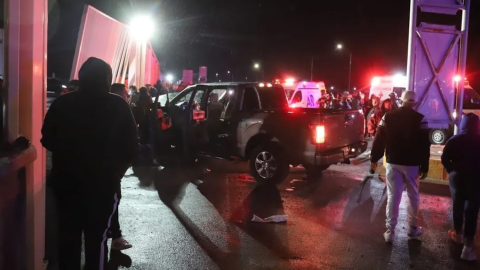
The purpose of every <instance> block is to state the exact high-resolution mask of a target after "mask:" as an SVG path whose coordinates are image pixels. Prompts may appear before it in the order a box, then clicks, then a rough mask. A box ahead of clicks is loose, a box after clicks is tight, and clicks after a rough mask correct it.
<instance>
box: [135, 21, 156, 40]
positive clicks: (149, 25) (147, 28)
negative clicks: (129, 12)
mask: <svg viewBox="0 0 480 270" xmlns="http://www.w3.org/2000/svg"><path fill="white" fill-rule="evenodd" d="M130 30H131V33H132V35H133V37H134V38H136V39H149V38H150V37H151V36H152V34H153V30H154V23H153V21H152V19H151V18H150V17H148V16H138V17H136V18H134V19H133V20H132V22H131V23H130Z"/></svg>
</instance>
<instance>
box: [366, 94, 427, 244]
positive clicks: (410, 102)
mask: <svg viewBox="0 0 480 270" xmlns="http://www.w3.org/2000/svg"><path fill="white" fill-rule="evenodd" d="M401 100H402V107H400V108H396V109H393V110H391V111H389V112H387V113H386V114H385V115H384V116H383V118H382V120H381V121H380V123H379V125H378V130H377V133H376V134H377V136H376V137H375V140H374V141H373V146H372V153H371V167H370V169H371V170H373V171H375V170H376V169H377V163H378V161H379V160H380V159H381V158H382V157H383V155H384V154H385V155H386V158H387V168H386V169H387V194H388V197H387V220H386V227H387V231H386V232H385V233H384V235H383V236H384V238H385V242H387V243H391V242H393V240H394V238H395V228H396V226H397V220H398V212H399V207H400V202H401V200H402V193H403V191H404V189H405V188H406V190H407V195H408V223H409V229H408V232H407V234H408V236H410V237H418V236H420V235H422V234H423V228H422V227H419V226H418V212H419V204H420V194H419V180H420V178H421V179H424V178H425V177H427V173H428V163H429V159H430V140H429V137H428V135H429V134H428V127H427V123H426V122H425V121H424V116H423V115H422V114H421V113H418V112H417V111H415V110H414V109H413V108H414V106H415V104H416V103H417V95H416V94H415V92H413V91H404V92H403V94H402V98H401Z"/></svg>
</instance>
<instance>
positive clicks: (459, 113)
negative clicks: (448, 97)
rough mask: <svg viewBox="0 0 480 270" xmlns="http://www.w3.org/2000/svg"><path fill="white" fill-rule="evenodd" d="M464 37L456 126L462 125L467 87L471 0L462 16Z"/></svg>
mask: <svg viewBox="0 0 480 270" xmlns="http://www.w3.org/2000/svg"><path fill="white" fill-rule="evenodd" d="M462 17H463V18H462V32H463V33H462V38H461V39H460V42H461V43H460V63H459V66H460V74H459V75H460V76H461V77H460V82H459V83H457V85H458V86H459V87H457V89H458V96H457V119H455V120H456V125H455V127H458V126H459V125H460V121H461V120H462V114H463V93H464V88H465V67H466V64H467V42H468V24H469V20H470V0H466V1H465V9H464V10H463V16H462ZM457 132H458V129H455V134H457Z"/></svg>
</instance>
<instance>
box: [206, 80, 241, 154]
mask: <svg viewBox="0 0 480 270" xmlns="http://www.w3.org/2000/svg"><path fill="white" fill-rule="evenodd" d="M209 90H210V92H209V95H212V94H216V95H218V96H219V98H220V99H219V102H220V103H222V105H223V107H222V111H221V112H220V114H219V115H216V114H210V113H207V122H209V123H210V124H209V127H208V128H209V131H208V133H209V147H210V150H211V152H212V153H211V154H212V155H214V156H216V157H221V158H230V157H231V156H234V155H236V154H237V152H238V151H236V148H237V146H236V142H237V141H236V140H237V139H236V134H237V133H236V132H237V126H238V122H239V121H240V118H239V115H238V113H235V112H237V111H238V108H237V107H236V106H237V105H238V98H237V94H238V87H237V86H215V87H211V89H209ZM212 116H214V117H215V119H211V117H212ZM217 118H218V119H217Z"/></svg>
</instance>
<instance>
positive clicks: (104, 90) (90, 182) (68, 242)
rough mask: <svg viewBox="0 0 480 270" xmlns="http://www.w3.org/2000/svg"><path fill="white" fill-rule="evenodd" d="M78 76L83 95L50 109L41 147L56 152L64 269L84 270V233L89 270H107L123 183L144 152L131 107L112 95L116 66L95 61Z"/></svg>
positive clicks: (55, 181)
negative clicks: (140, 150) (110, 235)
mask: <svg viewBox="0 0 480 270" xmlns="http://www.w3.org/2000/svg"><path fill="white" fill-rule="evenodd" d="M78 75H79V83H80V87H79V89H78V90H77V91H75V92H72V93H70V94H68V95H62V96H60V97H58V98H57V99H56V100H55V101H54V102H53V103H52V105H51V106H50V109H49V110H48V112H47V115H46V116H45V121H44V124H43V127H42V139H41V143H42V145H43V146H44V147H45V148H46V149H47V150H49V151H51V152H52V171H51V183H50V186H51V188H52V190H53V191H54V194H55V197H56V199H57V205H58V228H59V246H60V247H61V248H60V249H59V269H66V270H69V269H80V267H81V250H82V232H83V234H84V239H85V269H89V270H91V269H100V270H103V269H105V267H106V262H107V254H108V247H107V232H108V229H109V227H110V222H111V218H112V215H113V213H114V212H115V209H116V208H117V203H118V196H117V192H118V190H119V188H120V181H121V179H122V177H123V175H124V174H125V172H126V170H127V169H128V167H129V166H130V164H131V163H132V162H133V160H134V158H135V156H136V154H137V151H138V138H137V129H136V124H135V120H134V118H133V115H132V112H131V110H130V107H129V105H128V103H127V102H126V101H125V100H124V99H122V98H121V97H119V96H117V95H114V94H111V93H109V90H110V85H111V83H112V69H111V67H110V65H108V64H107V63H105V62H104V61H102V60H100V59H98V58H94V57H91V58H89V59H88V60H87V61H86V62H85V63H84V64H83V65H82V67H81V69H80V71H79V74H78Z"/></svg>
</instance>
